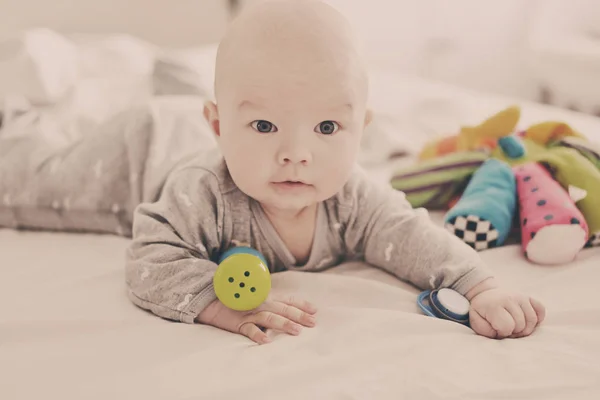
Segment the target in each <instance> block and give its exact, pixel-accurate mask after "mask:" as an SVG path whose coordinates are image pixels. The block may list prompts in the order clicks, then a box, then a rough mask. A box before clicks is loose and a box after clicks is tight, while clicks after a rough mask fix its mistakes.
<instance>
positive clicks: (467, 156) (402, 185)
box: [391, 152, 489, 209]
mask: <svg viewBox="0 0 600 400" xmlns="http://www.w3.org/2000/svg"><path fill="white" fill-rule="evenodd" d="M488 158H489V155H488V154H487V153H485V152H465V153H453V154H449V155H447V156H444V157H441V158H436V159H432V160H425V161H422V162H419V163H417V164H416V165H413V166H411V167H408V168H404V169H403V170H401V171H397V172H396V173H395V174H394V176H393V177H392V179H391V185H392V187H393V188H394V189H396V190H399V191H402V192H404V193H405V194H406V198H407V200H408V201H409V203H410V204H411V205H412V206H413V207H425V208H429V209H443V208H446V207H447V206H448V203H449V202H450V200H452V198H453V197H454V196H456V195H458V194H460V192H461V191H462V190H463V189H464V188H465V187H466V185H467V183H468V181H469V179H470V178H471V176H472V175H473V173H474V172H475V171H476V170H477V169H478V168H479V167H480V166H481V165H482V164H483V163H484V162H485V160H487V159H488Z"/></svg>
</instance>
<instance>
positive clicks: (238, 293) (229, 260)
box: [213, 246, 271, 311]
mask: <svg viewBox="0 0 600 400" xmlns="http://www.w3.org/2000/svg"><path fill="white" fill-rule="evenodd" d="M218 264H219V267H218V268H217V270H216V271H215V275H214V277H213V286H214V288H215V293H216V294H217V298H218V299H219V300H220V301H221V303H223V304H224V305H225V306H226V307H229V308H231V309H232V310H236V311H248V310H253V309H255V308H256V307H258V306H260V305H261V304H262V303H263V302H264V301H265V300H266V299H267V297H268V296H269V292H270V291H271V274H270V273H269V268H268V267H267V261H266V260H265V258H264V257H263V255H262V254H261V253H260V252H258V251H256V250H255V249H253V248H250V247H245V246H239V247H233V248H231V249H229V250H227V251H226V252H225V253H223V255H222V256H221V257H220V259H219V263H218Z"/></svg>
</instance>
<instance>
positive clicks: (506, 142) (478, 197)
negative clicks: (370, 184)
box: [391, 107, 600, 264]
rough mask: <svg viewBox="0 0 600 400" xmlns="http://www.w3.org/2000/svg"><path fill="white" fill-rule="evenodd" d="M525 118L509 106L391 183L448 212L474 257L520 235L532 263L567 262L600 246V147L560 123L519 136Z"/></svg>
mask: <svg viewBox="0 0 600 400" xmlns="http://www.w3.org/2000/svg"><path fill="white" fill-rule="evenodd" d="M519 117H520V110H519V108H518V107H510V108H507V109H506V110H503V111H501V112H500V113H497V114H495V115H494V116H492V118H490V119H488V120H486V121H484V122H483V123H482V124H480V125H478V126H475V127H463V128H462V129H461V132H460V133H459V134H458V135H455V136H453V137H450V138H446V139H442V140H440V139H436V140H435V141H432V142H431V143H429V144H428V145H427V146H425V149H424V150H423V151H422V152H421V154H420V155H419V158H420V161H419V162H418V163H417V164H416V165H414V166H412V167H410V168H408V169H405V170H403V171H399V172H398V173H397V174H395V175H394V177H393V178H392V181H391V184H392V187H394V188H395V189H398V190H402V191H404V192H406V193H407V199H408V200H409V202H410V203H411V204H412V205H413V206H414V207H426V208H429V209H441V208H443V209H446V210H447V214H446V217H445V225H446V228H447V229H448V230H450V231H451V232H453V233H454V234H455V235H457V236H458V237H459V238H461V239H462V240H463V241H465V242H466V243H468V244H469V245H471V246H472V247H473V248H475V249H476V250H485V249H488V248H492V247H495V246H501V245H503V244H504V243H505V241H506V240H507V238H508V237H509V235H510V233H511V232H514V231H515V230H517V231H519V232H520V233H521V245H522V247H523V251H524V254H525V255H526V257H527V258H528V259H529V260H531V261H533V262H536V263H540V264H551V263H565V262H568V261H570V260H572V259H573V258H575V257H576V255H577V254H578V253H579V251H580V250H581V249H582V248H583V247H584V245H586V242H587V245H588V246H591V245H596V244H600V207H599V206H598V205H599V204H600V150H599V146H597V145H595V144H593V143H591V142H589V141H588V140H587V139H585V137H584V136H583V135H581V134H580V133H578V132H576V131H575V130H574V129H572V128H571V127H570V126H569V125H568V124H565V123H563V122H559V121H556V122H554V121H549V122H542V123H538V124H535V125H532V126H530V127H529V128H527V129H526V130H524V131H517V129H516V127H517V123H518V119H519ZM538 203H539V204H538ZM515 225H516V226H515ZM563 234H566V235H567V236H568V237H569V239H568V240H565V239H562V238H563ZM588 239H589V240H588Z"/></svg>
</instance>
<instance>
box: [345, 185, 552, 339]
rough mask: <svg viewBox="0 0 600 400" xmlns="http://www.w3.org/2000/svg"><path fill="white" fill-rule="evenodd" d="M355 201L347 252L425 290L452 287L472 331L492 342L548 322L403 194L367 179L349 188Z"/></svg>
mask: <svg viewBox="0 0 600 400" xmlns="http://www.w3.org/2000/svg"><path fill="white" fill-rule="evenodd" d="M349 188H350V189H351V192H352V193H346V196H347V197H348V198H352V199H354V202H353V205H352V206H351V207H349V208H350V214H349V215H350V218H349V219H348V224H347V228H346V230H345V233H344V234H345V241H346V244H347V245H348V246H349V250H355V251H357V252H358V253H359V254H360V255H362V256H363V257H364V259H365V261H366V262H368V263H369V264H372V265H374V266H377V267H380V268H382V269H384V270H386V271H388V272H390V273H392V274H394V275H396V276H397V277H398V278H400V279H402V280H405V281H408V282H410V283H412V284H414V285H416V286H417V287H419V288H421V289H437V288H440V287H449V288H451V289H454V290H456V291H457V292H459V293H461V294H463V295H465V296H466V297H467V299H469V301H470V302H471V310H470V322H471V328H473V330H474V331H475V332H476V333H478V334H480V335H483V336H487V337H492V338H504V337H523V336H528V335H530V334H531V333H532V332H533V331H534V330H535V328H536V327H537V326H538V325H539V324H540V323H541V322H542V321H543V320H544V316H545V309H544V306H543V305H542V304H541V303H539V302H538V301H537V300H535V299H533V298H531V297H529V296H526V295H523V294H520V293H514V292H511V291H507V290H504V289H502V288H500V287H499V285H498V283H497V282H496V281H495V279H494V278H493V276H492V273H491V271H489V270H488V268H487V267H486V266H485V265H484V264H483V262H482V260H481V259H480V258H479V254H478V253H477V252H476V251H475V250H473V249H472V248H470V247H469V246H468V245H466V244H465V243H464V242H462V241H461V240H459V239H458V238H456V237H455V236H454V235H451V234H450V233H448V232H446V231H445V230H444V229H443V228H442V227H441V226H437V225H435V224H434V223H433V222H432V221H431V220H430V219H429V217H428V215H427V212H426V211H425V210H415V209H413V208H412V207H411V206H410V204H409V203H408V202H407V201H406V199H405V197H404V195H403V194H402V193H401V192H397V191H394V190H392V189H389V188H387V187H377V186H375V185H374V184H372V183H370V182H368V181H367V180H365V179H364V178H361V179H357V178H355V180H354V182H353V183H352V184H351V185H349Z"/></svg>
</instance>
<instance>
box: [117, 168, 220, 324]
mask: <svg viewBox="0 0 600 400" xmlns="http://www.w3.org/2000/svg"><path fill="white" fill-rule="evenodd" d="M223 208H224V205H223V200H222V196H221V192H220V190H219V182H218V180H217V178H216V177H215V176H214V175H213V174H212V173H211V172H209V171H206V170H204V169H201V168H192V167H189V168H187V169H182V170H179V171H176V172H173V173H172V174H171V175H170V177H169V179H168V180H167V182H166V183H165V187H164V188H163V190H162V193H161V196H160V198H159V199H158V201H156V202H154V203H145V204H141V205H140V206H138V208H137V209H136V211H135V214H134V223H133V240H132V243H131V245H130V246H129V248H128V249H127V253H126V283H127V288H128V295H129V298H130V300H131V301H132V302H133V303H134V304H135V305H137V306H138V307H140V308H143V309H145V310H147V311H150V312H152V313H154V314H156V315H157V316H159V317H162V318H165V319H170V320H175V321H179V322H185V323H194V321H195V319H196V317H197V316H198V314H200V312H201V311H202V310H203V309H204V308H205V307H206V306H208V305H209V304H210V303H211V302H212V301H213V300H215V299H216V295H215V292H214V288H213V285H212V278H213V275H214V272H215V270H216V268H217V265H216V263H215V262H214V260H213V257H214V256H215V254H217V253H218V251H219V250H220V247H221V246H220V243H221V234H222V227H223V218H224V212H223Z"/></svg>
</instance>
